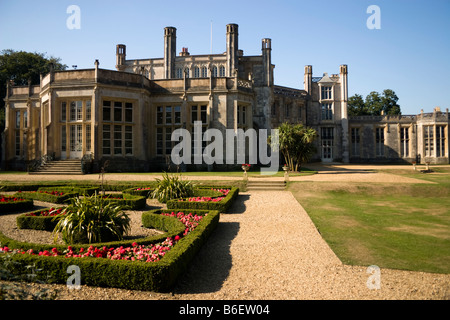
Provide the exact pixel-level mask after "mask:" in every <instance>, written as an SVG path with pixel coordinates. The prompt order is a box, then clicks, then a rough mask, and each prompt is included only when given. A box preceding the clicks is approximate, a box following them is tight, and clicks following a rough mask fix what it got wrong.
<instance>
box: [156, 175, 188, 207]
mask: <svg viewBox="0 0 450 320" xmlns="http://www.w3.org/2000/svg"><path fill="white" fill-rule="evenodd" d="M156 181H157V182H158V185H157V187H156V188H155V190H153V192H152V198H156V199H158V201H159V202H161V203H166V202H167V201H169V200H172V199H177V198H185V197H191V196H193V195H194V185H193V184H192V183H191V182H190V181H187V180H185V181H183V180H182V179H181V175H172V176H169V175H168V174H167V173H166V172H164V174H163V178H162V179H156Z"/></svg>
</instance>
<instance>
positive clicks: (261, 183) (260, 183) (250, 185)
mask: <svg viewBox="0 0 450 320" xmlns="http://www.w3.org/2000/svg"><path fill="white" fill-rule="evenodd" d="M285 189H286V184H285V182H284V181H273V180H248V181H247V191H284V190H285Z"/></svg>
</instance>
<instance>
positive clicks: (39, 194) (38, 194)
mask: <svg viewBox="0 0 450 320" xmlns="http://www.w3.org/2000/svg"><path fill="white" fill-rule="evenodd" d="M52 191H56V190H52ZM49 192H51V191H39V190H38V191H30V192H18V193H16V194H15V196H16V197H22V198H25V199H32V200H37V201H43V202H51V203H59V204H60V203H67V202H69V201H70V199H71V198H74V197H77V196H78V193H76V192H68V193H65V192H63V194H62V195H57V194H51V193H49ZM58 192H59V191H58Z"/></svg>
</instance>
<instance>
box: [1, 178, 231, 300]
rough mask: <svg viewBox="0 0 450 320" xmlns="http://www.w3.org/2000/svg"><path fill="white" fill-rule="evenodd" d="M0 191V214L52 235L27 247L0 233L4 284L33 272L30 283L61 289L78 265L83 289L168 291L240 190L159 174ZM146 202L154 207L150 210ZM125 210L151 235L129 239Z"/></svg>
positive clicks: (11, 187)
mask: <svg viewBox="0 0 450 320" xmlns="http://www.w3.org/2000/svg"><path fill="white" fill-rule="evenodd" d="M1 192H2V194H1V195H0V215H10V214H14V215H16V216H17V218H16V222H17V228H18V229H21V230H32V231H33V232H51V234H52V236H54V237H53V241H49V242H48V243H31V242H23V241H21V239H13V238H11V237H8V236H6V235H5V234H3V233H1V232H0V259H1V262H2V268H1V272H2V274H1V276H2V277H1V278H2V279H3V280H5V279H6V280H8V279H9V280H23V279H25V278H27V277H29V275H30V268H32V269H33V270H34V271H36V270H37V272H33V278H34V279H33V280H34V281H41V282H45V283H60V284H66V282H67V279H68V277H69V274H68V273H67V270H70V269H68V268H70V267H71V266H77V267H78V268H79V272H80V274H81V279H82V282H81V284H83V285H88V286H98V287H113V288H122V289H131V290H144V291H154V292H167V291H170V290H171V288H172V287H173V286H174V285H175V283H176V281H177V279H178V277H179V276H180V275H181V274H182V273H183V272H185V270H186V268H187V267H188V266H189V264H190V262H191V261H192V259H193V258H194V256H195V255H196V253H197V252H198V251H199V250H200V248H201V247H202V245H203V244H204V243H205V242H206V241H207V240H208V237H209V235H210V234H211V233H212V232H213V230H214V229H215V228H216V226H217V224H218V222H219V218H220V213H224V212H226V211H227V210H228V208H229V207H230V205H231V204H232V203H233V201H234V200H235V199H236V197H237V195H238V193H239V187H236V186H227V185H200V184H194V183H192V182H191V181H188V180H183V179H182V178H181V176H180V175H176V174H173V175H169V174H165V175H164V176H163V178H162V179H153V180H150V182H145V183H143V182H137V183H134V184H133V183H118V182H116V183H111V184H108V185H107V184H104V185H103V184H102V185H99V184H98V183H92V184H89V183H85V182H84V183H82V182H78V183H77V182H74V183H73V185H67V183H66V184H64V185H62V184H58V182H54V183H52V182H47V183H45V182H39V183H23V184H18V183H11V184H7V185H4V186H2V190H1ZM148 199H154V200H153V201H154V202H153V203H157V204H158V208H156V209H155V207H151V206H149V205H148V204H147V200H148ZM155 201H156V202H155ZM35 203H39V204H40V207H39V208H37V207H36V205H35ZM42 203H44V204H50V206H49V207H46V208H43V207H42ZM129 210H134V211H138V212H140V213H141V224H142V227H144V228H148V229H154V230H156V231H157V232H156V233H152V235H150V236H148V237H138V238H136V237H133V234H130V229H131V228H130V218H129V217H128V215H127V212H130V211H129Z"/></svg>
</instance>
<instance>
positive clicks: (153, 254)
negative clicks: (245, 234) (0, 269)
mask: <svg viewBox="0 0 450 320" xmlns="http://www.w3.org/2000/svg"><path fill="white" fill-rule="evenodd" d="M53 210H54V211H59V212H60V213H61V211H60V210H61V209H58V210H55V209H53ZM46 212H47V213H46ZM30 214H31V216H36V213H35V212H31V213H28V214H25V215H23V216H27V215H28V216H30ZM43 214H44V216H45V214H47V216H48V215H50V214H52V213H51V211H50V212H49V210H44V211H43ZM161 215H163V216H168V217H175V218H177V219H178V220H179V221H180V222H181V223H183V224H184V225H185V227H186V229H185V231H184V233H183V235H182V236H181V237H180V236H179V235H176V236H175V237H173V238H172V237H167V238H166V239H165V240H164V241H163V242H161V243H157V244H150V245H139V244H137V243H136V242H133V243H132V245H131V247H123V246H120V247H116V248H114V247H110V248H107V247H106V246H103V247H102V248H96V247H94V246H92V245H91V246H89V247H88V248H87V250H85V249H84V248H83V247H81V248H80V249H74V247H72V246H68V247H67V249H65V250H63V251H60V250H58V249H57V248H56V247H55V248H52V249H51V250H50V251H48V250H42V251H38V252H35V251H34V250H33V249H29V250H23V249H14V250H10V249H9V248H8V247H7V246H5V247H3V248H1V247H0V253H5V252H13V253H20V254H25V253H27V254H31V255H34V254H38V255H40V256H53V257H57V256H64V257H66V258H70V257H72V258H83V257H94V258H108V259H111V260H131V261H136V260H137V261H145V262H154V261H159V260H160V259H161V258H162V257H164V255H165V254H166V252H167V251H169V250H170V249H171V248H172V247H173V246H174V245H175V244H176V243H177V242H178V241H179V240H180V239H181V238H182V237H184V236H187V235H188V234H189V232H191V231H193V230H194V229H195V228H196V227H197V226H198V224H199V221H200V220H201V219H202V218H203V216H201V215H197V214H195V215H193V214H192V213H188V214H185V213H184V212H178V213H174V212H172V213H161ZM205 216H207V214H205Z"/></svg>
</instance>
